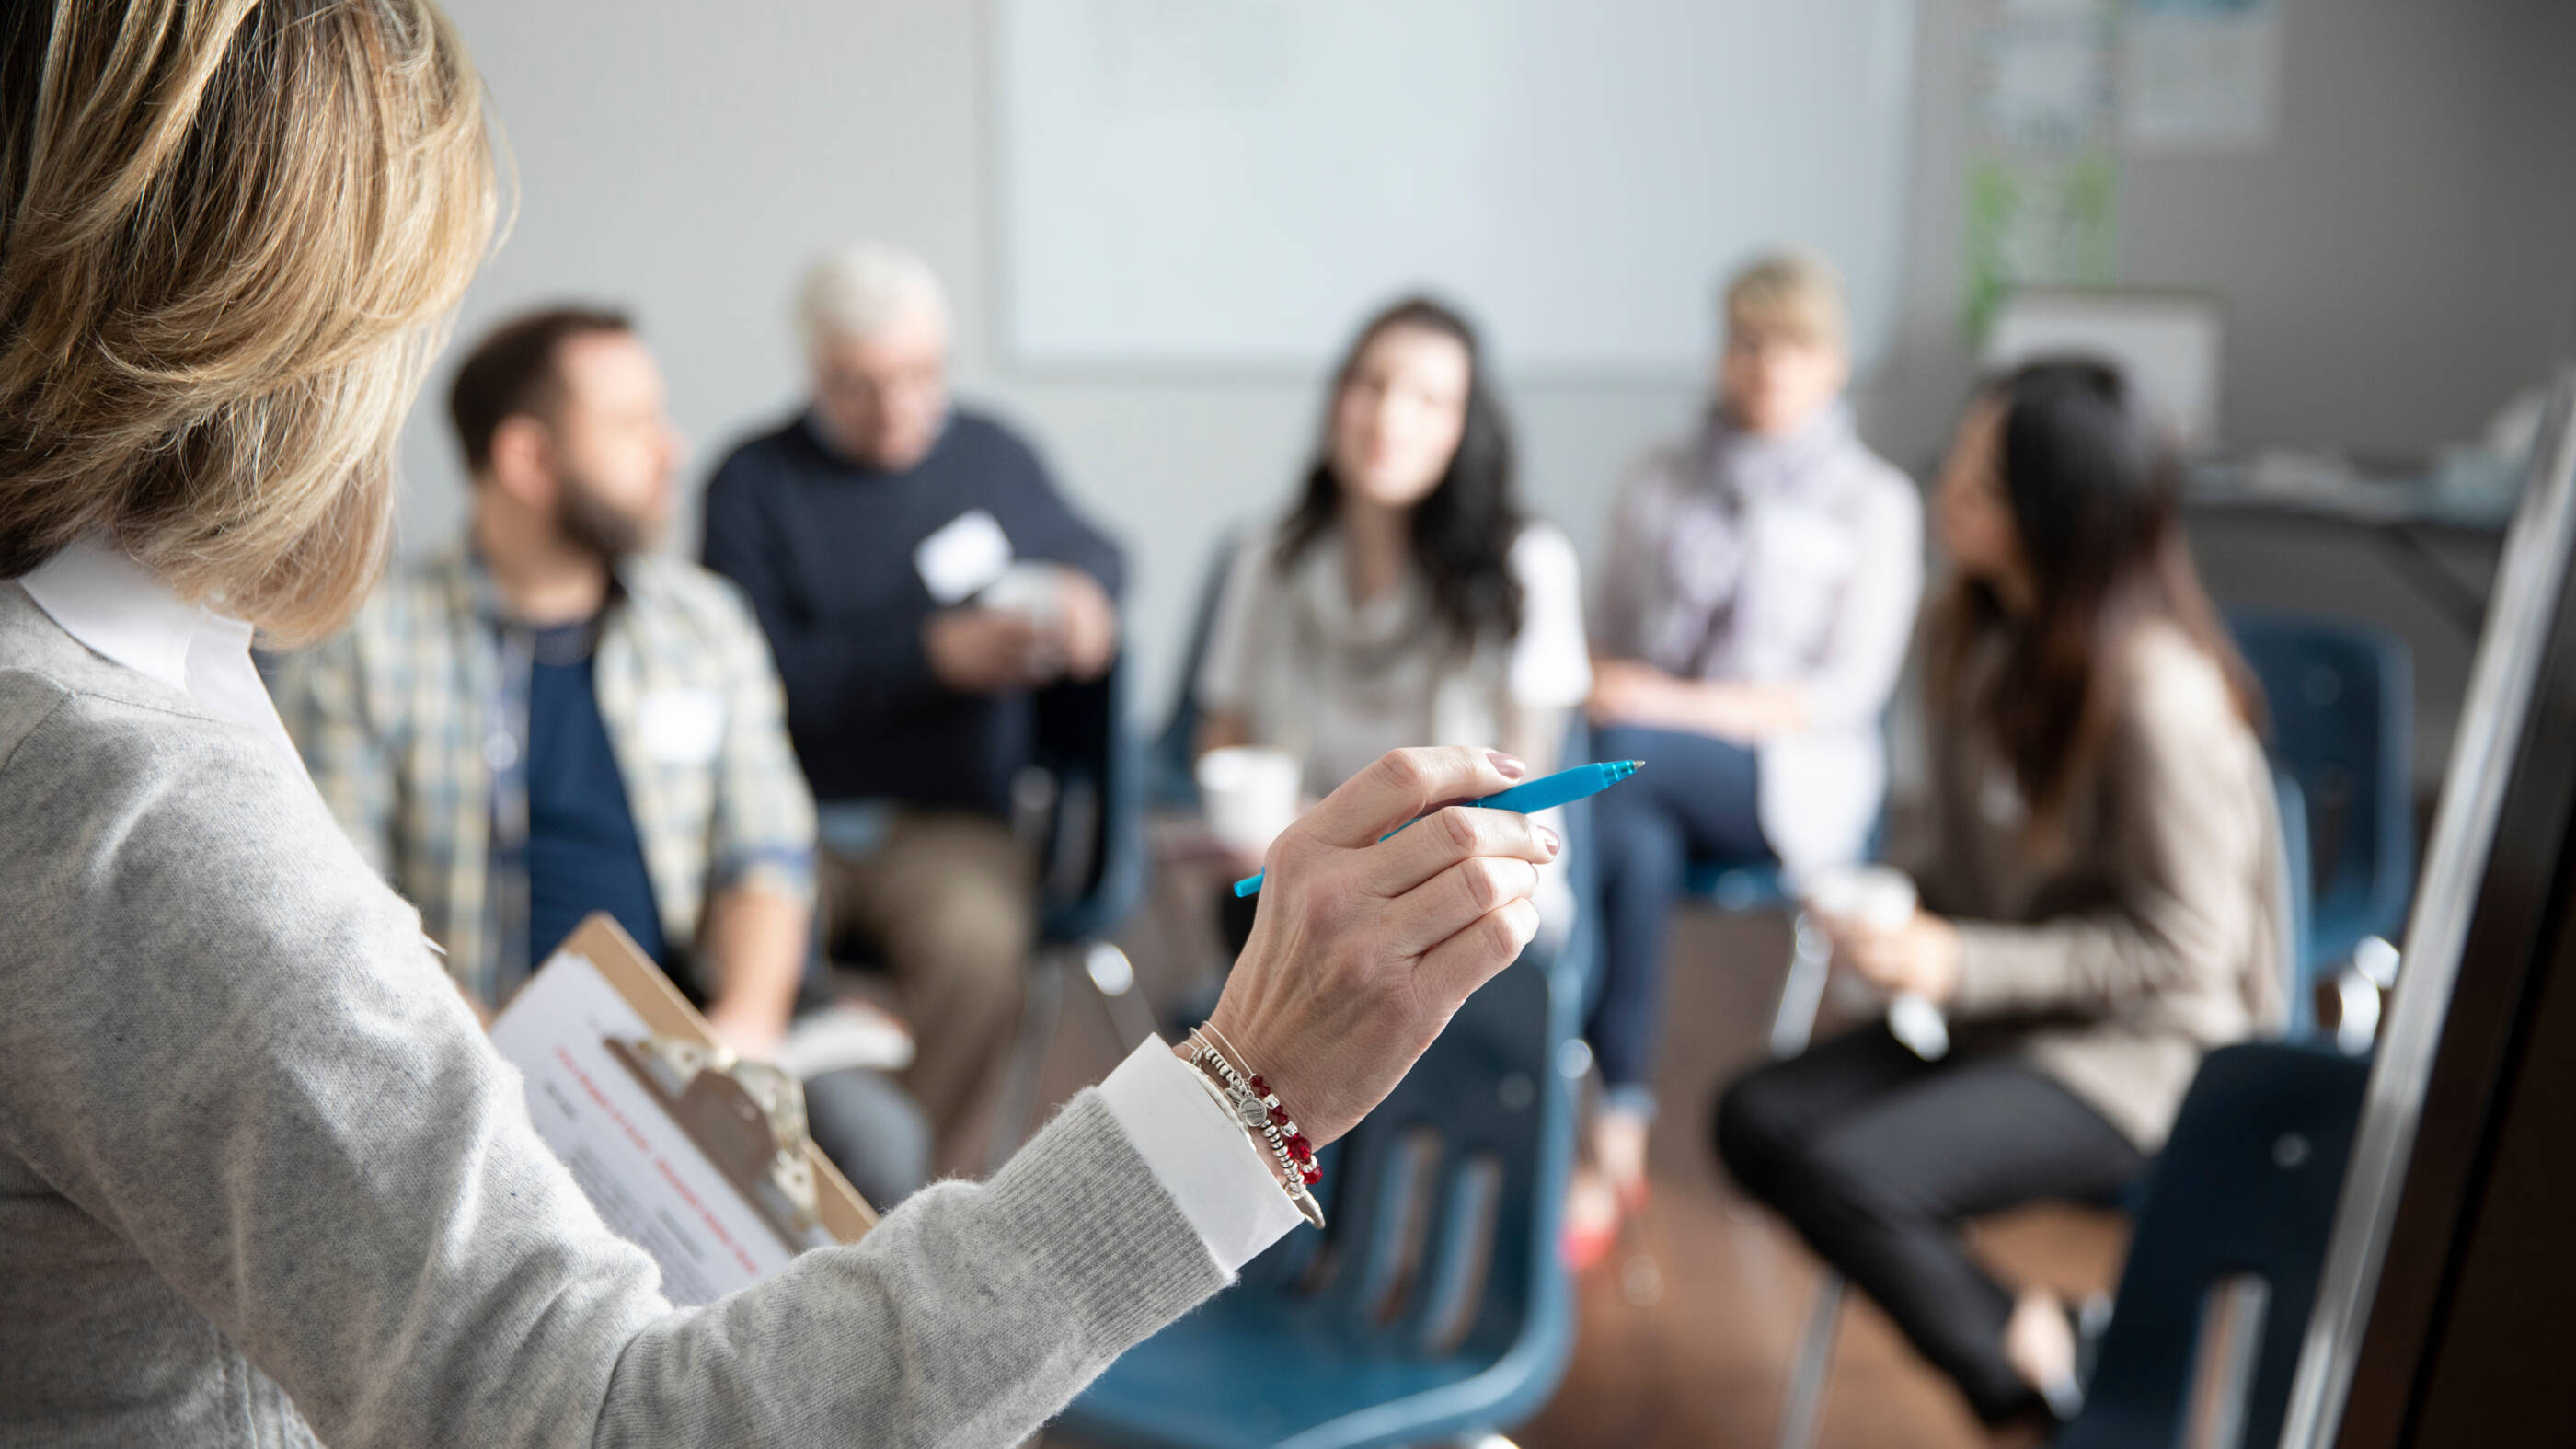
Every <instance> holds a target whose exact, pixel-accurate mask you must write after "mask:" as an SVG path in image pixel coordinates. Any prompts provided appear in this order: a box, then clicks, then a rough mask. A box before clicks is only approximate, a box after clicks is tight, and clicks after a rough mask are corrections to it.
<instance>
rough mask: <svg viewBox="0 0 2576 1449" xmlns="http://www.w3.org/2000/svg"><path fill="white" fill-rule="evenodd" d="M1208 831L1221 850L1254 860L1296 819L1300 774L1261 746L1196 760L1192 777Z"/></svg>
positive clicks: (1285, 757)
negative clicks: (1254, 857)
mask: <svg viewBox="0 0 2576 1449" xmlns="http://www.w3.org/2000/svg"><path fill="white" fill-rule="evenodd" d="M1194 773H1195V774H1196V776H1197V778H1198V782H1199V805H1200V807H1201V808H1202V809H1203V810H1205V812H1206V814H1207V823H1208V831H1209V833H1210V834H1213V835H1214V836H1215V837H1216V838H1217V839H1218V840H1219V841H1220V842H1222V843H1223V844H1224V845H1225V846H1226V848H1227V849H1229V850H1233V851H1237V852H1240V853H1241V854H1244V855H1250V856H1257V855H1260V854H1261V853H1262V852H1264V851H1266V850H1268V849H1269V848H1270V842H1271V841H1272V840H1273V839H1274V838H1276V837H1277V836H1278V834H1279V832H1280V831H1282V830H1285V829H1287V828H1288V826H1289V824H1290V822H1292V821H1294V820H1295V819H1296V818H1297V791H1298V789H1299V787H1300V786H1301V785H1302V784H1303V783H1304V778H1305V770H1304V767H1303V766H1302V765H1301V764H1300V763H1299V761H1298V759H1297V757H1296V756H1295V755H1292V754H1290V753H1288V752H1287V751H1286V750H1275V749H1271V748H1270V747H1268V746H1266V745H1229V746H1227V747H1226V748H1224V749H1221V750H1210V751H1208V752H1207V753H1206V754H1204V755H1201V756H1199V762H1198V766H1197V768H1196V770H1195V771H1194Z"/></svg>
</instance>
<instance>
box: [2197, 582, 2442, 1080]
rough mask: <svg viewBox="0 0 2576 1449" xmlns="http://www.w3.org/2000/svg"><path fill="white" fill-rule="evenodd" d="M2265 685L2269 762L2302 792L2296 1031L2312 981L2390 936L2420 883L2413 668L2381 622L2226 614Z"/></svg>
mask: <svg viewBox="0 0 2576 1449" xmlns="http://www.w3.org/2000/svg"><path fill="white" fill-rule="evenodd" d="M2228 622H2229V625H2230V627H2231V629H2232V631H2233V632H2234V634H2235V636H2236V644H2237V648H2238V649H2239V650H2240V651H2242V652H2243V654H2244V656H2245V662H2246V663H2247V664H2248V665H2250V666H2251V667H2252V668H2253V670H2254V675H2255V678H2256V679H2258V680H2260V681H2261V683H2262V686H2263V694H2264V698H2265V702H2266V704H2267V705H2268V706H2269V707H2270V712H2271V717H2272V728H2271V739H2270V740H2269V741H2268V745H2269V749H2270V753H2271V756H2272V759H2273V763H2274V764H2275V765H2276V766H2277V767H2279V768H2280V769H2282V770H2284V771H2286V772H2287V773H2289V774H2290V775H2291V776H2293V777H2294V778H2296V779H2297V781H2298V783H2299V788H2300V791H2301V792H2302V794H2303V795H2304V796H2305V800H2306V806H2307V808H2306V812H2305V824H2306V827H2307V836H2308V844H2309V849H2310V852H2311V855H2312V860H2311V869H2312V876H2313V879H2312V882H2311V893H2310V895H2309V898H2308V899H2309V901H2310V910H2309V928H2310V934H2309V941H2308V949H2307V952H2306V955H2305V958H2304V970H2303V972H2302V975H2301V979H2300V983H2299V989H2297V990H2295V991H2293V992H2292V993H2291V995H2292V1002H2291V1011H2292V1015H2293V1022H2292V1030H2293V1033H2294V1034H2297V1035H2306V1034H2307V1033H2309V1032H2311V1031H2313V1030H2314V1026H2315V1015H2314V1005H2313V1002H2314V998H2315V994H2316V992H2315V987H2316V983H2317V981H2318V980H2319V979H2320V978H2322V977H2325V976H2329V975H2331V974H2332V973H2333V972H2334V971H2335V969H2336V968H2338V967H2340V966H2342V965H2343V964H2344V963H2345V962H2348V961H2350V960H2351V959H2352V958H2353V952H2354V949H2355V948H2356V947H2358V946H2359V945H2360V944H2361V942H2362V941H2363V940H2364V939H2365V938H2367V937H2371V936H2378V937H2381V938H2383V939H2386V940H2395V939H2396V938H2397V936H2398V934H2399V932H2400V931H2401V930H2402V929H2403V928H2404V926H2405V923H2406V909H2407V904H2408V901H2409V899H2410V897H2411V896H2412V894H2413V892H2414V887H2415V807H2414V796H2413V790H2412V782H2413V764H2414V709H2415V705H2414V700H2415V695H2414V683H2413V668H2412V665H2411V663H2410V660H2409V657H2408V655H2407V652H2406V645H2405V644H2404V642H2403V641H2401V640H2399V639H2398V638H2397V637H2396V636H2395V635H2393V634H2391V633H2389V632H2388V631H2387V630H2384V629H2380V628H2377V627H2375V626H2372V625H2368V624H2362V623H2358V622H2355V621H2353V620H2349V619H2337V618H2320V617H2306V616H2299V615H2289V614H2258V613H2237V614H2231V615H2230V616H2229V620H2228Z"/></svg>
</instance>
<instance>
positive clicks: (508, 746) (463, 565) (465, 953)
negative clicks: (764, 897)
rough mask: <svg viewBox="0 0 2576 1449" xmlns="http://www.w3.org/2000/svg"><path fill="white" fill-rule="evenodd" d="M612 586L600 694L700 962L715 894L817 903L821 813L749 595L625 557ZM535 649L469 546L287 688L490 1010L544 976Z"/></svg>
mask: <svg viewBox="0 0 2576 1449" xmlns="http://www.w3.org/2000/svg"><path fill="white" fill-rule="evenodd" d="M617 584H618V587H617V589H616V590H615V591H613V593H612V596H611V602H610V604H609V607H608V610H607V612H606V614H605V615H604V616H603V618H602V619H601V624H600V634H599V642H598V652H597V654H596V657H595V661H594V664H593V680H594V687H595V688H596V690H597V691H598V696H599V713H600V718H601V720H602V721H603V722H604V723H605V724H606V726H607V729H608V739H609V745H610V748H611V750H612V751H613V752H614V754H615V755H616V758H617V768H618V774H619V775H620V776H621V777H622V778H623V779H624V781H625V785H626V798H627V804H628V807H629V809H630V810H631V811H632V813H633V815H634V818H635V833H636V836H637V838H638V839H639V840H640V841H641V842H642V844H643V848H644V864H645V869H646V872H647V874H648V875H649V876H650V877H651V879H652V883H653V899H654V905H655V907H656V909H657V910H658V911H659V913H660V915H661V918H662V931H663V935H664V937H665V938H666V939H667V940H668V942H669V943H670V946H671V949H672V951H673V952H674V954H675V955H678V956H681V957H683V958H684V959H685V958H688V957H689V956H691V954H692V953H691V950H690V947H691V943H694V942H695V941H696V940H697V934H698V926H699V922H700V919H701V917H702V916H703V914H704V912H705V909H706V903H707V901H708V899H709V898H710V897H711V896H712V895H713V894H714V893H716V892H718V891H722V890H726V889H729V888H732V887H735V886H745V885H752V886H760V887H763V888H766V889H770V890H774V891H778V892H781V893H784V894H787V895H789V896H791V897H794V898H796V899H799V900H803V901H807V902H809V903H810V902H811V900H812V899H813V892H814V801H813V797H812V795H811V794H810V793H809V792H808V791H807V789H806V786H805V777H804V776H803V774H801V773H800V772H799V770H798V768H797V764H796V757H795V754H794V752H793V751H792V750H791V749H790V748H789V746H788V742H787V730H786V722H785V703H784V697H783V695H782V694H781V691H780V689H779V685H778V676H777V672H776V670H775V669H773V668H772V666H771V664H770V658H769V648H768V645H767V643H766V642H765V641H764V640H763V639H762V637H761V633H760V628H759V626H758V624H756V623H755V622H754V621H753V619H752V616H751V611H750V610H749V609H748V608H747V607H746V606H745V605H744V604H743V602H742V598H741V596H740V595H739V594H738V593H737V592H736V591H735V590H734V588H733V586H732V585H731V584H729V583H726V582H725V581H724V580H722V579H720V578H718V577H716V576H715V575H714V574H711V573H708V572H707V571H706V570H704V569H701V568H699V567H697V566H696V565H694V564H689V563H684V562H681V561H679V560H676V559H664V558H635V559H630V560H628V561H626V562H624V563H622V564H620V565H619V567H618V570H617ZM531 655H532V651H531V647H530V643H529V634H528V631H527V630H526V629H525V628H523V627H521V626H518V625H515V624H513V623H511V622H510V621H509V620H507V619H506V618H505V617H504V616H503V614H502V612H501V609H500V606H499V596H498V594H497V593H496V592H495V590H494V588H493V586H492V581H491V578H490V576H489V575H488V574H486V573H485V572H484V570H483V568H482V566H481V564H480V563H479V562H478V561H477V560H476V559H475V557H474V556H473V553H472V551H471V550H470V549H466V548H463V547H459V548H456V549H453V550H451V551H449V552H447V553H445V554H443V555H441V556H440V557H438V558H436V559H434V560H432V561H430V562H428V563H426V564H422V565H419V566H416V567H414V568H411V569H408V570H406V571H404V572H402V573H400V574H398V575H396V576H395V577H393V578H391V579H388V580H387V582H386V583H385V585H384V587H382V588H381V589H379V590H378V591H377V593H376V595H375V597H374V598H372V599H370V600H369V601H368V602H367V605H366V607H365V608H364V609H363V610H361V611H360V612H359V615H358V617H357V619H356V621H355V622H354V623H353V624H351V626H350V627H349V629H348V630H347V631H345V632H344V633H342V634H340V635H339V636H337V637H336V638H333V639H331V640H330V641H328V642H327V643H324V644H322V645H319V646H317V647H315V648H313V649H310V650H307V651H304V652H303V653H301V654H299V655H296V656H292V657H291V658H289V659H288V660H287V661H286V663H285V665H284V667H283V669H282V670H281V673H280V677H279V679H278V687H277V697H278V708H279V713H280V714H281V715H282V716H283V717H284V718H285V720H286V726H287V730H288V732H289V733H291V734H292V735H293V736H294V737H295V742H296V747H297V748H298V749H299V750H301V751H302V752H303V755H304V762H305V765H306V768H308V769H309V770H310V771H311V772H312V775H313V783H314V785H315V786H316V787H318V788H319V789H320V790H321V792H322V798H323V800H324V801H325V802H327V803H328V804H329V805H330V807H331V811H332V813H333V814H334V815H336V816H337V817H338V818H339V820H340V823H341V825H342V826H343V827H344V828H345V829H346V830H347V831H348V832H349V834H350V836H351V837H352V838H353V839H354V840H355V841H356V842H357V846H358V850H359V853H360V854H362V855H364V856H365V857H366V859H367V861H368V863H369V864H371V865H373V866H374V867H375V868H376V869H377V870H378V871H380V872H382V873H383V875H384V876H385V878H386V879H387V880H388V881H390V882H391V883H392V885H393V887H394V889H395V890H397V891H399V892H401V893H402V894H403V896H405V897H406V898H407V899H409V900H410V901H411V902H412V903H413V904H414V905H416V906H418V907H419V908H420V912H421V920H422V923H423V926H424V928H425V929H426V930H427V931H428V933H429V935H430V937H431V939H432V940H434V941H436V942H437V943H438V944H439V945H440V946H441V947H442V948H443V949H444V950H445V951H446V952H447V965H448V970H449V971H450V972H451V973H452V974H453V975H454V976H455V977H456V979H457V980H458V982H459V983H460V984H462V985H463V986H464V987H465V988H466V990H468V991H470V992H472V993H473V995H474V997H475V998H476V999H477V1000H480V1001H484V1002H487V1003H495V1004H497V1003H498V1001H499V1000H500V999H501V998H502V997H504V996H505V995H506V994H507V993H508V992H509V991H510V990H511V989H513V988H515V987H516V986H517V984H518V983H519V982H520V981H521V980H523V979H525V977H526V975H527V973H528V970H529V969H530V967H531V966H532V965H533V963H532V962H530V961H529V960H528V959H527V957H528V949H529V942H528V939H527V933H528V917H527V903H528V878H527V863H526V844H527V821H528V789H527V778H526V773H525V770H524V762H525V761H526V759H527V754H528V688H529V680H530V662H531ZM687 964H689V965H691V966H693V965H694V962H688V963H687ZM704 984H706V983H703V982H702V983H701V985H704Z"/></svg>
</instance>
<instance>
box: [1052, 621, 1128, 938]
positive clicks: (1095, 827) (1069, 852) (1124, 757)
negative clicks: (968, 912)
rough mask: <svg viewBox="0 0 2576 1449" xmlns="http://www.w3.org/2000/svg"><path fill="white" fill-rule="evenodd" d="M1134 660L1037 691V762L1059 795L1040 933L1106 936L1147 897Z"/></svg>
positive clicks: (1065, 935)
mask: <svg viewBox="0 0 2576 1449" xmlns="http://www.w3.org/2000/svg"><path fill="white" fill-rule="evenodd" d="M1125 673H1126V666H1125V664H1124V663H1123V662H1121V663H1119V664H1116V665H1113V666H1111V668H1110V671H1109V673H1108V674H1106V675H1104V676H1102V677H1101V678H1099V679H1096V680H1093V681H1091V682H1089V683H1087V684H1059V685H1056V686H1053V687H1052V688H1048V689H1044V690H1040V691H1039V692H1038V696H1037V722H1036V727H1035V735H1036V745H1037V749H1036V762H1037V764H1038V766H1039V767H1040V768H1042V769H1044V770H1045V771H1046V772H1047V774H1048V775H1049V776H1050V777H1052V779H1053V781H1054V784H1055V800H1054V804H1053V808H1052V811H1051V814H1050V816H1049V818H1048V828H1047V839H1046V848H1045V860H1044V861H1043V862H1042V863H1041V880H1040V888H1041V892H1042V900H1041V910H1040V914H1039V920H1038V934H1039V936H1040V938H1041V939H1043V940H1045V941H1047V942H1050V943H1055V944H1062V943H1065V942H1072V941H1082V940H1089V939H1092V938H1095V937H1100V936H1105V935H1107V934H1109V933H1110V931H1112V930H1113V929H1115V928H1116V927H1117V925H1118V923H1119V922H1120V921H1121V920H1123V919H1125V918H1126V915H1127V913H1128V912H1129V911H1130V910H1132V909H1134V907H1135V904H1136V901H1137V899H1138V898H1139V897H1140V896H1142V895H1143V894H1144V889H1145V868H1146V861H1147V855H1148V851H1147V849H1146V843H1145V781H1144V775H1145V769H1144V763H1145V762H1144V751H1143V749H1142V748H1141V747H1140V746H1139V745H1138V743H1137V741H1136V738H1135V736H1134V733H1133V732H1132V731H1131V730H1130V729H1129V728H1128V726H1127V690H1126V680H1125Z"/></svg>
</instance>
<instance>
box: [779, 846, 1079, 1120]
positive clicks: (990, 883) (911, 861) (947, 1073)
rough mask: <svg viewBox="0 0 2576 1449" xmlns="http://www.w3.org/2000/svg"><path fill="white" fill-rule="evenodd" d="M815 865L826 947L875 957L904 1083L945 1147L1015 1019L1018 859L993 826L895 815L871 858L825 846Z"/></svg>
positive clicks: (1022, 862)
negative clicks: (895, 1024)
mask: <svg viewBox="0 0 2576 1449" xmlns="http://www.w3.org/2000/svg"><path fill="white" fill-rule="evenodd" d="M820 865H821V877H822V879H821V884H822V896H823V910H824V920H825V925H826V929H827V931H828V933H829V940H830V942H831V944H832V946H833V948H834V950H835V952H836V954H837V953H838V952H839V951H841V950H842V949H845V946H844V943H848V942H854V941H855V942H864V943H866V944H867V945H869V946H872V947H874V948H875V949H876V950H877V951H878V952H879V953H881V954H882V955H883V957H884V959H885V963H886V966H887V967H888V969H889V970H891V971H892V973H893V975H894V978H895V983H896V987H897V989H898V990H899V991H900V992H901V994H902V997H903V1006H904V1012H905V1014H906V1015H907V1016H908V1017H909V1018H910V1019H911V1022H912V1035H913V1043H914V1046H913V1059H912V1066H911V1068H910V1070H908V1071H907V1072H905V1074H904V1077H903V1083H904V1086H905V1088H906V1089H907V1090H908V1091H910V1092H911V1093H912V1097H913V1100H914V1101H915V1102H918V1103H919V1104H920V1106H921V1110H922V1113H923V1115H925V1116H926V1117H928V1118H929V1119H930V1126H931V1130H932V1131H933V1132H934V1133H935V1134H936V1135H937V1137H938V1138H939V1140H940V1141H942V1142H949V1141H953V1140H954V1138H955V1134H956V1132H957V1130H958V1127H959V1124H960V1123H961V1122H962V1121H963V1119H964V1118H965V1116H966V1114H967V1112H968V1110H969V1109H970V1108H972V1107H973V1106H974V1104H975V1100H976V1097H977V1095H978V1093H979V1091H980V1089H981V1088H982V1087H983V1086H984V1084H985V1082H986V1080H987V1078H988V1077H990V1076H991V1075H992V1074H994V1073H995V1072H996V1071H997V1070H998V1069H999V1068H1000V1067H1001V1065H1002V1064H1003V1062H1004V1061H1005V1060H1006V1059H1007V1058H1008V1056H1009V1054H1010V1051H1011V1046H1012V1034H1013V1031H1014V1029H1015V1028H1016V1027H1017V1026H1018V1023H1019V1016H1020V997H1021V991H1022V986H1023V983H1024V981H1025V978H1026V976H1027V970H1028V960H1029V953H1030V951H1031V949H1032V948H1033V947H1034V946H1035V944H1036V939H1037V903H1036V886H1035V882H1034V880H1033V874H1034V872H1033V869H1032V867H1031V865H1030V862H1029V860H1028V857H1027V855H1026V853H1025V852H1023V851H1022V850H1021V849H1020V847H1019V843H1018V842H1017V841H1015V840H1013V839H1012V838H1011V832H1010V829H1009V827H1007V826H1005V825H1003V824H1002V823H1001V822H1000V821H997V820H993V819H991V818H989V817H986V816H982V815H975V814H970V813H966V812H943V811H914V810H906V811H903V812H902V813H900V814H898V815H897V816H896V817H895V820H894V822H893V824H892V826H891V827H890V828H889V829H888V831H887V833H886V838H885V841H884V843H883V844H882V845H880V846H879V847H878V849H877V850H876V851H875V852H874V853H873V854H870V855H866V856H859V857H852V856H845V855H840V854H838V853H836V852H833V851H830V850H825V851H823V852H822V854H821V860H820Z"/></svg>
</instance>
